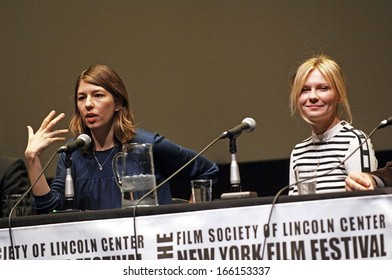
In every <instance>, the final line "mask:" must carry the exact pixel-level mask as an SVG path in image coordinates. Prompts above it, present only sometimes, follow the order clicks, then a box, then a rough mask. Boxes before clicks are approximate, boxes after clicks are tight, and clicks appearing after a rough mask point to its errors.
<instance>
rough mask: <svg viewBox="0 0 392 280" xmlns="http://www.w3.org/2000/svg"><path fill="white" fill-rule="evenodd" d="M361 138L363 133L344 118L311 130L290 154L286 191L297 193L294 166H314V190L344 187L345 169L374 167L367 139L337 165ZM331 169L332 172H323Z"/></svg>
mask: <svg viewBox="0 0 392 280" xmlns="http://www.w3.org/2000/svg"><path fill="white" fill-rule="evenodd" d="M365 138H366V135H365V134H364V133H363V132H362V131H360V130H358V129H356V128H354V127H353V126H352V125H350V124H349V123H347V122H346V121H341V122H340V123H338V124H337V125H336V126H334V127H333V128H331V129H330V130H328V131H326V132H325V133H324V134H321V135H315V134H313V133H312V136H311V137H309V138H307V139H305V140H304V141H302V142H301V143H299V144H297V145H296V146H295V147H294V149H293V151H292V152H291V157H290V185H292V184H293V186H290V188H289V195H297V194H298V191H297V186H296V185H295V182H296V178H295V170H296V168H298V166H304V167H306V168H309V169H317V187H316V189H317V190H316V193H327V192H338V191H345V179H346V177H347V174H348V173H350V172H353V171H360V172H370V171H373V170H376V169H377V159H376V156H375V153H374V149H373V145H372V143H371V141H370V139H368V140H367V141H366V143H364V144H363V145H362V146H361V148H359V149H358V150H357V151H356V152H355V153H354V154H353V155H352V156H351V157H350V158H349V159H347V161H346V162H344V164H341V165H340V166H339V164H340V163H341V162H343V161H344V160H346V158H347V157H348V156H350V154H351V153H352V152H353V151H354V150H355V149H357V148H358V146H359V145H360V143H362V142H363V141H364V139H365ZM336 167H337V168H336ZM334 168H336V169H334ZM332 169H334V170H333V171H332V172H330V173H329V174H325V173H327V172H329V171H331V170H332Z"/></svg>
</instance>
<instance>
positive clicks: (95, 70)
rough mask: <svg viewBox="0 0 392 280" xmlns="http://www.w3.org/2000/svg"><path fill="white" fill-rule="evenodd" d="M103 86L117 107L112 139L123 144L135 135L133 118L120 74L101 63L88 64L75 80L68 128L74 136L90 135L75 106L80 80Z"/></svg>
mask: <svg viewBox="0 0 392 280" xmlns="http://www.w3.org/2000/svg"><path fill="white" fill-rule="evenodd" d="M81 80H83V81H85V82H86V83H90V84H93V85H96V86H100V87H103V88H104V89H106V90H107V91H108V92H110V94H112V96H113V98H114V101H115V103H116V105H117V107H118V108H119V110H118V111H116V112H115V114H114V120H113V125H114V140H115V141H116V142H117V143H120V144H124V143H127V142H129V141H130V140H131V138H132V137H133V136H134V135H135V120H134V117H133V114H132V112H131V111H130V108H129V99H128V93H127V90H126V88H125V85H124V83H123V81H122V80H121V78H120V76H119V75H118V74H117V73H116V72H115V71H114V70H113V69H111V68H110V67H108V66H106V65H102V64H97V65H93V66H90V67H89V68H88V69H86V70H84V71H83V72H82V73H81V74H80V75H79V77H78V79H77V80H76V86H75V94H74V105H75V111H74V114H73V116H72V119H71V122H70V124H69V129H70V131H71V132H72V134H73V135H74V136H75V137H76V136H78V135H80V134H82V133H86V134H88V135H90V136H91V132H90V129H89V128H88V127H86V126H85V125H84V123H83V121H82V119H81V116H80V112H79V110H78V106H77V93H78V89H79V85H80V81H81Z"/></svg>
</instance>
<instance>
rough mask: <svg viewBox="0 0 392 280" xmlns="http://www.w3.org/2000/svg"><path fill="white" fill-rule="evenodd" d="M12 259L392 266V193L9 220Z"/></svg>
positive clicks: (2, 235)
mask: <svg viewBox="0 0 392 280" xmlns="http://www.w3.org/2000/svg"><path fill="white" fill-rule="evenodd" d="M12 248H13V250H12ZM8 259H16V260H50V259H57V260H68V259H75V260H77V259H80V260H82V259H84V260H136V259H138V260H139V259H141V260H346V259H376V260H392V188H390V187H386V188H380V189H377V190H374V191H367V192H339V193H338V192H337V193H328V194H316V195H301V196H287V195H282V196H280V197H272V196H271V197H255V198H242V199H219V200H214V201H212V202H206V203H200V204H185V203H184V204H171V205H160V206H153V207H137V208H136V209H134V208H127V209H110V210H97V211H63V212H55V213H50V214H43V215H31V216H23V217H15V218H13V219H11V221H9V220H8V218H2V219H0V260H8Z"/></svg>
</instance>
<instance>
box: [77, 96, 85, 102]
mask: <svg viewBox="0 0 392 280" xmlns="http://www.w3.org/2000/svg"><path fill="white" fill-rule="evenodd" d="M76 99H77V100H78V101H82V100H84V99H86V96H85V95H78V96H77V98H76Z"/></svg>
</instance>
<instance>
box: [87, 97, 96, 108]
mask: <svg viewBox="0 0 392 280" xmlns="http://www.w3.org/2000/svg"><path fill="white" fill-rule="evenodd" d="M85 106H86V108H87V109H91V108H93V107H94V102H93V99H92V98H91V97H90V96H87V97H86V103H85Z"/></svg>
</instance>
